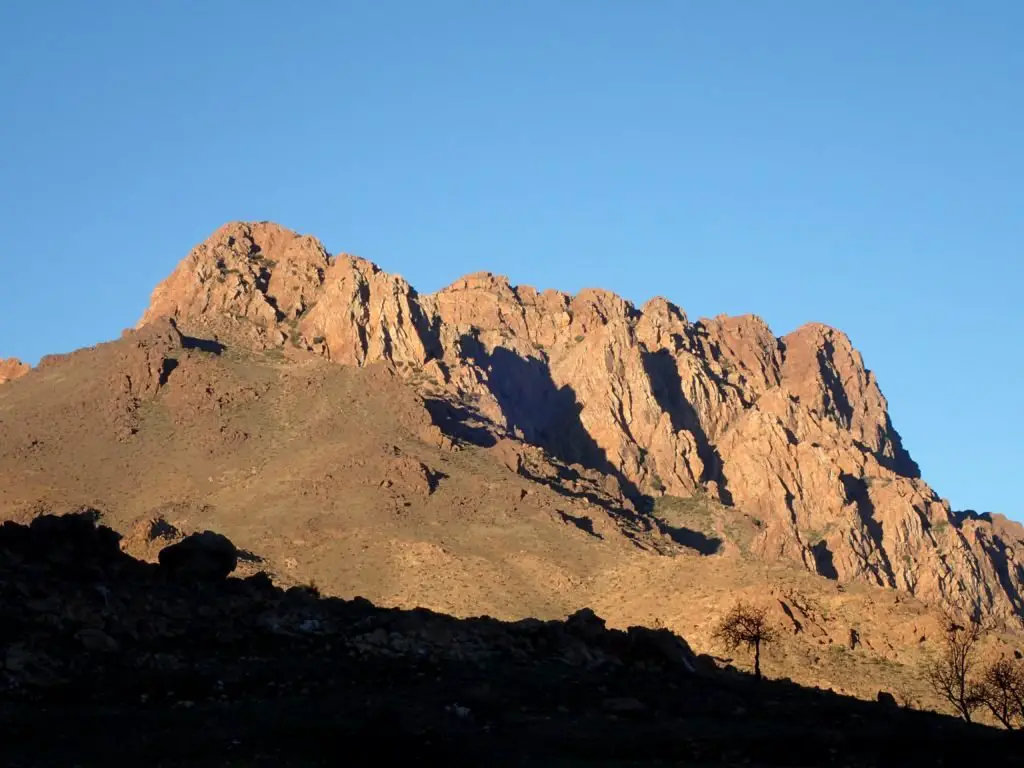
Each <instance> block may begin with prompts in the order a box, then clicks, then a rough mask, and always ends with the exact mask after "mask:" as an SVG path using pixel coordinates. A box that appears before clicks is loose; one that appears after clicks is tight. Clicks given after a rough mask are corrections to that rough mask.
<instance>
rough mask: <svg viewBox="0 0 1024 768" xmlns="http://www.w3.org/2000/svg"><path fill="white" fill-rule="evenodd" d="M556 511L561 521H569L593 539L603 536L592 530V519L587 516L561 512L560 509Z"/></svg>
mask: <svg viewBox="0 0 1024 768" xmlns="http://www.w3.org/2000/svg"><path fill="white" fill-rule="evenodd" d="M556 511H557V512H558V516H559V517H560V518H561V519H562V522H563V523H569V524H570V525H573V526H575V527H577V528H579V529H580V530H581V531H583V532H584V533H585V534H587V535H588V536H593V537H594V538H595V539H603V538H604V536H602V535H601V534H600V533H598V532H597V531H595V530H594V521H593V520H591V519H590V518H589V517H584V516H583V515H571V514H569V513H568V512H563V511H562V510H560V509H559V510H556Z"/></svg>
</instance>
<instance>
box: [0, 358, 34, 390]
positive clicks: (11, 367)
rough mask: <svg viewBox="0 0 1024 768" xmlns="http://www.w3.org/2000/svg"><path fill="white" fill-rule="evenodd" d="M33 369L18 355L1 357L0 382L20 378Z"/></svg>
mask: <svg viewBox="0 0 1024 768" xmlns="http://www.w3.org/2000/svg"><path fill="white" fill-rule="evenodd" d="M31 370H32V367H31V366H30V365H27V364H26V363H23V362H21V360H18V359H17V358H16V357H8V358H0V384H3V383H5V382H8V381H14V379H20V378H21V377H22V376H24V375H25V374H26V373H28V372H29V371H31Z"/></svg>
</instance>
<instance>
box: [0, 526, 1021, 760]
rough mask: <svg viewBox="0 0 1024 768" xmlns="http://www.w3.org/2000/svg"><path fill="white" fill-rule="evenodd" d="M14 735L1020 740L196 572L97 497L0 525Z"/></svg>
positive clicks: (555, 628)
mask: <svg viewBox="0 0 1024 768" xmlns="http://www.w3.org/2000/svg"><path fill="white" fill-rule="evenodd" d="M0 648H2V657H0V660H2V665H0V743H2V744H3V745H4V763H5V764H7V765H12V766H30V765H32V766H34V765H81V766H93V765H95V766H100V765H102V766H109V765H167V766H185V765H189V766H192V765H199V766H214V765H232V766H251V765H275V766H276V765H299V766H311V765H353V764H354V765H361V764H376V763H378V762H381V761H384V760H389V759H394V758H398V759H402V760H408V761H409V762H413V761H415V763H416V764H428V765H429V764H437V765H526V764H530V765H537V764H542V765H658V764H667V763H669V762H684V763H685V764H697V765H719V764H744V765H751V764H753V765H858V766H859V765H961V764H967V763H968V762H970V761H971V758H973V757H976V756H977V755H978V754H984V755H985V757H986V759H987V760H988V761H989V762H992V763H993V764H995V763H998V762H999V761H1000V760H1001V758H1003V757H1009V756H1010V755H1011V754H1013V752H1012V751H1013V750H1015V749H1016V748H1017V747H1016V743H1015V742H1014V741H1013V737H1014V734H1006V733H1004V732H1000V731H995V730H991V729H988V728H984V727H980V726H973V727H970V726H966V725H964V724H962V723H960V722H958V721H956V720H952V719H950V718H946V717H943V716H940V715H934V714H930V713H920V712H911V711H905V710H901V709H897V708H895V707H886V706H883V705H876V704H869V703H865V702H862V701H858V700H855V699H850V698H846V697H842V696H838V695H835V694H832V693H829V692H823V691H818V690H812V689H804V688H800V687H798V686H796V685H793V684H789V683H784V682H777V681H772V682H767V681H766V682H764V683H763V684H761V685H756V684H754V683H753V681H751V680H750V679H748V678H746V677H744V676H742V675H737V674H735V673H728V672H725V671H720V670H718V669H716V668H715V667H714V665H713V663H712V662H711V661H710V660H709V659H707V658H701V657H696V656H695V655H694V654H693V653H692V652H691V651H690V649H689V647H688V646H687V645H686V643H685V642H684V641H682V640H681V639H679V638H677V637H676V636H674V635H672V634H671V633H669V632H668V631H667V630H649V629H642V628H633V629H631V630H629V631H625V632H623V631H616V630H608V629H606V628H605V627H604V625H603V622H602V621H601V620H600V619H599V618H597V617H596V616H594V615H593V614H592V613H590V612H588V611H581V612H580V613H578V614H575V615H574V616H572V617H570V618H569V619H568V620H566V621H563V622H559V621H551V622H540V621H534V620H526V621H520V622H515V623H503V622H499V621H496V620H492V619H487V618H479V619H462V620H459V619H454V618H451V617H448V616H444V615H440V614H436V613H431V612H428V611H422V610H416V611H402V610H394V609H391V610H386V609H380V608H376V607H374V606H373V605H371V604H370V603H369V602H367V601H365V600H361V599H356V600H351V601H346V600H340V599H321V598H319V597H318V596H317V595H316V593H315V590H313V589H309V588H302V587H296V588H292V589H289V590H287V591H283V590H281V589H279V588H277V587H275V586H274V585H273V584H272V583H271V582H270V580H269V579H268V578H266V577H265V576H264V575H262V574H257V575H255V576H251V577H249V578H246V579H216V578H212V579H211V578H206V579H203V580H199V579H195V578H185V577H183V576H182V575H181V574H180V573H177V574H176V573H175V572H172V571H170V570H169V567H168V565H164V566H160V565H153V564H148V563H143V562H140V561H138V560H135V559H133V558H131V557H129V556H128V555H126V554H123V553H122V552H121V550H120V547H119V543H118V536H117V534H116V533H114V532H113V531H111V530H110V529H107V528H105V527H102V526H99V525H97V524H96V521H95V516H94V515H92V514H91V513H80V514H77V515H69V516H64V517H53V516H43V517H39V518H37V519H36V520H34V521H33V522H32V524H31V525H30V526H22V525H18V524H15V523H5V524H3V525H2V526H0Z"/></svg>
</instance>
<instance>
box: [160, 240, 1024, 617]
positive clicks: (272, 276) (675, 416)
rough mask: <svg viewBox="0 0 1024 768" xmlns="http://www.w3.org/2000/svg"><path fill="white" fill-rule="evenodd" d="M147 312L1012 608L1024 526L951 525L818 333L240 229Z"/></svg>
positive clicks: (788, 547)
mask: <svg viewBox="0 0 1024 768" xmlns="http://www.w3.org/2000/svg"><path fill="white" fill-rule="evenodd" d="M158 318H172V319H174V320H175V321H176V323H177V324H178V327H180V328H182V329H183V331H184V332H186V333H192V334H195V335H204V334H205V335H210V334H212V335H214V336H215V337H219V338H223V339H225V340H230V341H229V343H237V344H243V345H248V346H251V347H253V348H255V349H265V348H268V347H274V346H277V347H281V346H291V347H298V348H300V349H302V350H305V351H307V352H311V353H314V354H319V355H322V356H323V357H325V358H328V359H330V360H332V361H335V362H338V363H341V364H346V365H359V366H364V365H369V364H371V363H374V362H378V361H384V362H387V363H388V364H390V365H393V366H394V367H395V368H396V369H397V370H399V371H400V372H401V373H402V375H404V376H406V377H407V378H408V380H409V382H410V383H411V384H413V385H414V386H416V387H417V388H418V389H419V390H420V392H421V394H422V395H423V397H424V398H425V399H426V400H427V401H428V402H434V403H444V404H446V405H445V407H444V408H439V409H438V410H437V412H438V413H441V412H443V413H447V414H453V413H454V414H464V415H465V416H466V418H471V419H473V420H474V424H476V425H477V426H474V427H473V429H471V430H460V428H459V423H458V419H448V420H447V421H446V422H445V424H444V425H443V426H444V428H445V429H448V430H449V431H450V432H451V434H452V436H453V437H460V438H463V439H465V438H466V437H467V436H471V437H472V439H477V440H480V439H482V438H481V437H480V436H481V434H482V433H486V434H487V435H488V437H487V440H488V441H490V442H494V441H499V440H503V439H513V440H519V441H524V442H527V443H532V444H534V445H535V446H538V447H540V448H542V449H544V451H546V452H547V453H548V454H549V455H551V456H553V457H554V458H556V459H559V460H561V461H563V462H565V463H567V464H578V465H582V466H583V467H585V468H587V469H590V470H596V471H599V472H601V473H604V474H605V475H606V476H607V477H608V478H609V482H611V483H613V484H614V485H615V486H616V487H618V488H621V489H622V490H623V492H624V493H625V496H626V497H627V498H628V499H629V500H630V502H632V503H633V504H637V503H643V504H644V505H646V506H650V504H651V503H652V501H653V500H656V499H658V498H660V497H661V496H663V495H672V496H690V495H692V494H696V493H700V494H707V495H709V496H710V497H711V498H713V499H716V500H719V501H721V502H723V503H724V504H726V505H733V506H735V507H737V508H739V510H740V511H742V512H744V513H747V514H750V515H753V516H754V517H755V518H757V519H758V520H759V521H760V524H761V530H762V533H761V535H760V537H759V539H758V540H757V541H756V542H755V544H754V546H753V550H754V551H755V552H756V553H758V554H759V555H760V556H762V557H768V558H775V557H781V558H786V559H791V560H794V561H796V562H798V563H801V564H803V565H804V566H806V567H807V568H809V569H811V570H813V571H816V572H817V573H819V574H821V575H824V576H827V577H829V578H833V579H840V580H864V581H869V582H871V583H875V584H880V585H885V586H890V587H897V588H900V589H905V590H907V591H909V592H912V593H914V594H916V595H918V596H921V597H923V598H925V599H940V600H946V601H949V602H956V603H960V604H965V605H972V606H976V607H980V608H982V609H983V610H986V611H991V612H995V613H1001V614H1006V615H1011V614H1012V615H1016V614H1018V613H1019V612H1020V607H1019V606H1018V605H1017V603H1019V598H1015V597H1014V594H1015V590H1017V589H1024V576H1021V575H1020V573H1024V572H1020V571H1019V569H1016V568H1011V567H1009V566H1008V565H1007V559H1006V556H1005V554H1001V553H1005V551H1007V550H1008V549H1010V550H1012V547H1011V546H1010V544H1008V543H1007V544H1006V546H1005V547H1002V548H1000V547H1001V546H1002V545H1001V544H995V543H994V542H995V541H996V539H998V540H999V541H1000V542H1003V543H1006V542H1009V541H1011V540H1013V541H1016V540H1017V538H1021V539H1024V530H1022V531H1021V532H1020V535H1019V536H1018V534H1016V533H1014V534H1012V535H1011V534H1008V533H1006V532H1005V531H1004V532H1001V533H1000V532H997V531H995V530H992V524H991V523H990V522H982V523H981V526H982V529H983V530H981V532H980V533H979V532H976V531H974V529H973V528H970V530H967V529H965V528H964V522H963V521H961V520H958V519H957V518H956V517H955V516H954V515H953V514H952V512H951V511H950V510H949V508H948V506H947V505H946V504H945V503H944V502H942V501H941V500H939V499H938V497H937V495H936V494H935V493H934V492H933V491H932V490H931V488H929V487H928V486H927V485H926V484H925V483H923V482H922V481H921V480H920V477H919V472H918V468H917V465H916V464H915V463H914V462H913V460H912V459H911V458H910V456H909V455H908V454H907V452H906V450H905V449H904V448H903V446H902V443H901V440H900V437H899V435H898V433H897V432H896V431H895V429H894V428H893V426H892V423H891V421H890V419H889V415H888V411H887V403H886V401H885V398H884V397H883V395H882V393H881V390H880V388H879V386H878V383H877V381H876V379H875V377H874V375H873V374H872V373H871V372H870V371H869V370H868V369H867V368H866V367H865V365H864V361H863V359H862V357H861V355H860V353H859V352H858V351H857V350H856V349H854V347H853V345H852V344H851V342H850V340H849V338H848V337H847V336H846V335H845V334H843V333H842V332H840V331H837V330H835V329H833V328H830V327H828V326H825V325H821V324H809V325H805V326H803V327H801V328H799V329H797V330H796V331H793V332H792V333H790V334H788V335H786V336H784V337H782V338H777V337H776V336H775V335H774V333H773V332H772V331H771V329H770V328H769V327H768V325H767V324H766V323H765V322H764V320H762V319H761V318H759V317H757V316H754V315H744V316H739V317H728V316H718V317H715V318H711V319H701V320H698V321H696V322H691V321H690V320H689V319H688V318H687V316H686V314H685V312H684V311H683V310H682V309H680V308H679V307H677V306H675V305H674V304H672V303H670V302H669V301H668V300H666V299H664V298H655V299H652V300H650V301H648V302H647V303H646V304H644V305H643V307H641V308H640V309H637V308H636V307H634V306H633V305H632V304H631V303H630V302H628V301H626V300H624V299H623V298H621V297H619V296H617V295H615V294H614V293H611V292H609V291H605V290H599V289H587V290H583V291H580V293H578V294H577V295H576V296H570V295H568V294H564V293H560V292H557V291H543V292H541V291H537V290H536V289H534V288H530V287H528V286H513V285H512V284H511V283H510V282H509V280H508V279H507V278H505V277H501V276H497V275H494V274H492V273H490V272H478V273H474V274H471V275H467V276H466V277H464V278H462V279H460V280H457V281H456V282H454V283H453V284H452V285H450V286H449V287H447V288H445V289H443V290H441V291H438V292H437V293H434V294H431V295H423V296H421V295H419V294H418V293H417V292H416V291H415V290H414V289H413V288H412V286H410V285H409V284H408V283H407V282H406V281H405V280H403V279H402V278H401V277H398V276H396V275H390V274H388V273H387V272H384V271H382V270H381V269H379V268H378V267H377V266H376V265H374V264H372V263H371V262H368V261H366V260H364V259H360V258H357V257H354V256H347V255H343V256H338V257H336V258H333V259H331V258H330V257H329V256H328V255H327V252H326V251H325V250H324V248H323V246H322V245H321V244H320V243H319V242H317V241H316V240H314V239H312V238H310V237H305V236H301V235H298V234H296V233H294V232H291V231H290V230H286V229H284V228H282V227H277V226H275V225H271V224H245V223H235V224H229V225H227V226H225V227H223V228H222V229H220V230H218V232H216V233H215V234H214V235H213V236H212V237H211V238H210V239H209V240H208V241H207V242H206V243H203V244H201V245H199V246H197V247H196V248H195V249H193V251H192V252H191V253H190V254H189V255H188V257H187V258H186V259H185V260H184V261H183V262H182V264H181V265H180V266H179V267H178V269H177V270H175V272H174V273H173V274H172V275H171V276H170V277H169V278H168V279H167V280H165V281H164V282H163V283H161V285H160V286H159V287H158V288H157V289H156V291H155V292H154V294H153V302H152V304H151V306H150V308H149V309H148V310H147V311H146V314H145V315H144V316H143V318H142V322H141V324H142V325H146V324H149V323H153V322H155V321H156V320H157V319H158ZM481 424H482V425H484V426H483V427H480V426H479V425H481ZM439 426H441V425H439ZM626 503H627V504H628V503H629V502H626ZM986 526H987V527H986ZM1018 528H1019V526H1018ZM937 530H938V531H943V533H942V534H941V535H939V534H937V533H936V531H937ZM947 532H955V534H956V535H953V534H952V533H947ZM965 534H969V535H965Z"/></svg>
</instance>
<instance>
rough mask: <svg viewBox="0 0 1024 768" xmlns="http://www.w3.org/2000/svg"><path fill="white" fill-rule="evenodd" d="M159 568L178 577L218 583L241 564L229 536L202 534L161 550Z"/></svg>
mask: <svg viewBox="0 0 1024 768" xmlns="http://www.w3.org/2000/svg"><path fill="white" fill-rule="evenodd" d="M159 560H160V566H161V567H162V568H163V569H165V570H166V571H167V573H168V574H170V575H171V576H174V577H176V578H181V579H187V580H190V581H219V580H221V579H226V578H227V577H228V574H229V573H231V572H232V571H233V570H235V566H236V565H238V550H237V549H236V548H235V545H234V544H232V543H231V540H230V539H228V537H227V536H224V535H222V534H219V533H214V532H213V531H203V532H202V533H193V534H191V535H190V536H186V537H185V538H184V539H182V540H181V541H179V542H178V543H177V544H171V545H170V546H169V547H164V548H163V549H162V550H160V555H159Z"/></svg>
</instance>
